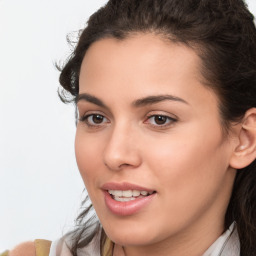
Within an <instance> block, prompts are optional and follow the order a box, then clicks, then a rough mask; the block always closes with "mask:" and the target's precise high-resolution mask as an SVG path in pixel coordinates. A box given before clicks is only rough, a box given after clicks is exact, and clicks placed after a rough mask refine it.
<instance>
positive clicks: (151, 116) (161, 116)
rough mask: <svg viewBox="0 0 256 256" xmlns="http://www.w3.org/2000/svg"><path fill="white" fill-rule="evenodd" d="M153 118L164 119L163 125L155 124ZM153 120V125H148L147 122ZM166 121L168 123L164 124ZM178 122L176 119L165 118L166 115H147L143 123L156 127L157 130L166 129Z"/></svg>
mask: <svg viewBox="0 0 256 256" xmlns="http://www.w3.org/2000/svg"><path fill="white" fill-rule="evenodd" d="M155 118H163V119H165V123H164V124H157V123H156V120H155ZM150 119H153V120H154V123H155V124H150V123H149V120H150ZM166 121H168V122H167V123H166ZM177 121H178V120H177V119H176V118H173V117H170V116H167V115H161V114H155V115H149V116H147V119H146V121H145V123H149V125H151V126H153V127H157V128H167V127H169V126H170V125H172V124H173V123H175V122H177Z"/></svg>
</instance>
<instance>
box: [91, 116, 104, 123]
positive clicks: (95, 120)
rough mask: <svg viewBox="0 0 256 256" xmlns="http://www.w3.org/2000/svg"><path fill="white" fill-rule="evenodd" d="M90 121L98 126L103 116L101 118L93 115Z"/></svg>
mask: <svg viewBox="0 0 256 256" xmlns="http://www.w3.org/2000/svg"><path fill="white" fill-rule="evenodd" d="M92 119H93V122H94V123H96V124H100V123H102V121H103V116H101V115H94V116H93V118H92Z"/></svg>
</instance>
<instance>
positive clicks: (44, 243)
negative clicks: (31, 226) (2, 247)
mask: <svg viewBox="0 0 256 256" xmlns="http://www.w3.org/2000/svg"><path fill="white" fill-rule="evenodd" d="M34 245H35V250H36V256H48V255H49V253H50V247H51V241H48V240H43V239H36V240H35V241H34ZM8 255H9V251H5V252H3V253H0V256H8Z"/></svg>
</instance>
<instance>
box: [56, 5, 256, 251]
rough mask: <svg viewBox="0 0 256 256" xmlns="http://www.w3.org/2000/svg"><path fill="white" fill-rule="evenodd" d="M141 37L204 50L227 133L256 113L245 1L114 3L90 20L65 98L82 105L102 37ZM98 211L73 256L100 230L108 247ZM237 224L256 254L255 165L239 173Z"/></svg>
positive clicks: (251, 31) (254, 32) (83, 226)
mask: <svg viewBox="0 0 256 256" xmlns="http://www.w3.org/2000/svg"><path fill="white" fill-rule="evenodd" d="M134 33H154V34H157V35H159V36H161V37H163V38H165V39H167V40H170V41H172V42H177V43H182V44H185V45H187V46H188V47H192V48H193V49H194V50H195V51H196V52H197V54H198V56H199V57H200V58H201V60H202V66H201V72H202V75H203V77H204V78H205V81H206V83H205V86H208V87H210V88H211V89H212V90H214V91H215V93H216V94H217V95H218V97H219V111H220V116H221V120H222V123H223V124H222V126H223V128H225V131H229V128H230V124H231V123H232V122H234V121H235V122H237V121H240V120H241V118H242V117H243V116H244V114H245V112H246V111H247V110H248V109H250V108H252V107H256V29H255V25H254V17H253V15H252V14H251V13H250V12H249V10H248V8H247V6H246V4H245V3H244V1H242V0H110V1H108V3H107V4H106V5H105V6H104V7H102V8H101V9H99V10H98V11H97V12H95V13H94V14H93V15H92V16H91V17H90V18H89V21H88V23H87V26H86V27H85V29H84V30H83V31H81V32H80V34H79V40H78V43H77V44H76V46H75V48H74V51H73V52H72V54H71V55H70V57H69V58H68V60H67V62H66V63H65V64H64V65H63V67H61V69H60V70H61V74H60V79H59V81H60V84H61V86H62V87H61V88H62V89H60V91H59V95H60V97H61V99H62V100H63V101H64V102H74V103H76V98H77V96H78V93H79V73H80V68H81V63H82V60H83V58H84V56H85V54H86V51H87V50H88V48H89V47H90V45H91V44H93V43H94V42H96V41H98V40H101V39H103V38H115V39H118V40H125V39H126V38H128V37H129V36H131V35H133V34H134ZM91 210H92V206H91V205H90V206H88V207H86V208H85V209H84V210H83V212H82V213H81V215H80V216H79V217H78V227H77V228H76V229H75V230H74V231H73V232H72V233H71V234H69V235H71V236H72V239H73V240H72V241H73V243H72V246H71V251H72V254H73V255H74V256H75V255H77V250H79V248H82V247H85V246H87V245H88V244H89V243H90V241H91V240H92V239H93V238H94V237H95V236H96V234H98V233H99V232H101V245H100V246H101V248H102V245H103V244H104V241H105V239H106V235H105V233H104V230H103V229H102V227H101V226H100V223H99V222H98V220H93V219H91V220H89V219H87V216H88V213H89V212H90V211H91ZM89 215H90V214H89ZM90 216H91V215H90ZM233 221H236V223H237V228H238V233H239V237H240V242H241V256H255V255H256V161H255V160H254V162H253V163H251V164H250V165H249V166H248V167H246V168H244V169H241V170H238V171H237V176H236V179H235V184H234V189H233V193H232V196H231V199H230V203H229V206H228V209H227V212H226V218H225V228H226V229H227V228H228V227H229V225H230V224H231V223H232V222H233ZM93 225H94V226H93ZM92 226H93V228H91V227H92ZM88 230H90V231H88Z"/></svg>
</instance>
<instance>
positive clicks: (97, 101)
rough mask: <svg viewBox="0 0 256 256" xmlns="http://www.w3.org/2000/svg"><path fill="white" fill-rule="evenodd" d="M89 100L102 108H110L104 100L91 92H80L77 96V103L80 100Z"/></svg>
mask: <svg viewBox="0 0 256 256" xmlns="http://www.w3.org/2000/svg"><path fill="white" fill-rule="evenodd" d="M82 100H84V101H87V102H90V103H93V104H95V105H97V106H99V107H102V108H108V107H107V106H106V105H105V104H104V103H103V101H102V100H100V99H98V98H96V97H95V96H93V95H91V94H88V93H81V94H79V95H78V96H77V97H76V100H75V101H76V104H77V103H78V102H79V101H82Z"/></svg>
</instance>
